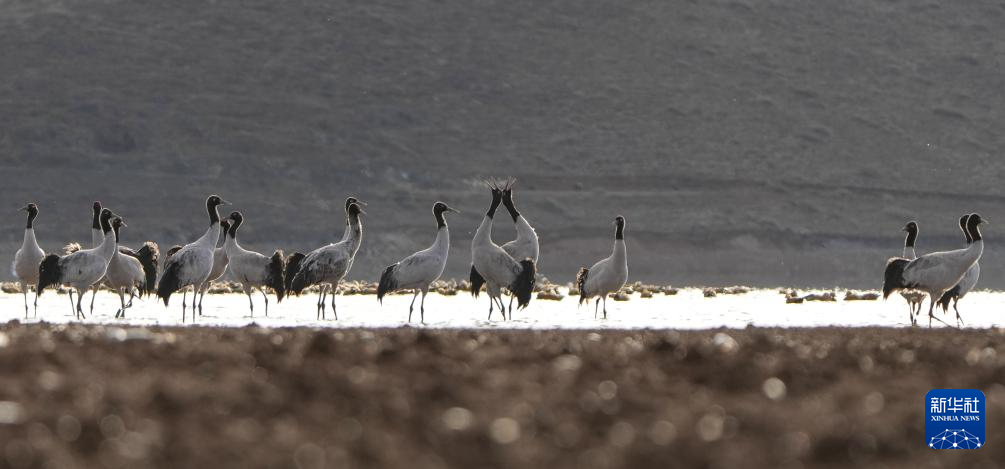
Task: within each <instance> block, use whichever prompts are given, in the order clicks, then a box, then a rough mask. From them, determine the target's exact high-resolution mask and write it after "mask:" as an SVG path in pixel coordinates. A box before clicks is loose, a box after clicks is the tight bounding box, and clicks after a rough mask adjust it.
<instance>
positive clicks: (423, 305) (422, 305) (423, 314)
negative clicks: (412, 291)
mask: <svg viewBox="0 0 1005 469" xmlns="http://www.w3.org/2000/svg"><path fill="white" fill-rule="evenodd" d="M427 293H429V290H426V289H425V288H423V289H422V303H420V304H419V322H421V323H422V324H425V323H426V294H427ZM412 301H415V299H414V298H413V299H412Z"/></svg>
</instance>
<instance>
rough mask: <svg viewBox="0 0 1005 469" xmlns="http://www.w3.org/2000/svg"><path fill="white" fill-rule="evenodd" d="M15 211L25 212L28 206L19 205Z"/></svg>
mask: <svg viewBox="0 0 1005 469" xmlns="http://www.w3.org/2000/svg"><path fill="white" fill-rule="evenodd" d="M17 211H19V212H27V211H28V206H27V205H25V206H24V207H21V208H19V209H17Z"/></svg>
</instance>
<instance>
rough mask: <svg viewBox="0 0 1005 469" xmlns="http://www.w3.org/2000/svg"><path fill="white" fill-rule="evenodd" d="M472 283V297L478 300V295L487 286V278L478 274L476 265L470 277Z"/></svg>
mask: <svg viewBox="0 0 1005 469" xmlns="http://www.w3.org/2000/svg"><path fill="white" fill-rule="evenodd" d="M469 280H470V281H471V296H473V297H475V298H478V295H479V294H480V293H481V292H482V286H483V285H485V277H482V274H480V273H478V269H476V268H475V266H474V265H472V266H471V275H470V277H469Z"/></svg>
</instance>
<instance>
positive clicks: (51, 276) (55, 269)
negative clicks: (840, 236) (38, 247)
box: [35, 254, 63, 296]
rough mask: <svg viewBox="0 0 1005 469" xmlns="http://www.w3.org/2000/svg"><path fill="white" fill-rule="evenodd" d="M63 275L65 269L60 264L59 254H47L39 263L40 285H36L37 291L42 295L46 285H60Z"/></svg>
mask: <svg viewBox="0 0 1005 469" xmlns="http://www.w3.org/2000/svg"><path fill="white" fill-rule="evenodd" d="M62 276H63V269H62V267H60V266H59V256H57V255H55V254H49V255H48V256H45V259H42V262H41V263H40V264H39V265H38V285H36V286H35V291H36V292H38V294H39V295H40V296H41V295H42V292H43V291H45V288H46V287H48V286H51V285H59V279H60V278H62Z"/></svg>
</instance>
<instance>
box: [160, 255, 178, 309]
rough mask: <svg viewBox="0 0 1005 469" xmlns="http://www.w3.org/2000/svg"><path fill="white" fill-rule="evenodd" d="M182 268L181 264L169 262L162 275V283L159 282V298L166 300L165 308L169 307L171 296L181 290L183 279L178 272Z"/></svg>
mask: <svg viewBox="0 0 1005 469" xmlns="http://www.w3.org/2000/svg"><path fill="white" fill-rule="evenodd" d="M180 268H181V263H180V262H171V261H170V260H169V261H168V263H167V265H166V266H164V274H163V275H161V280H160V282H157V297H158V298H160V299H162V300H164V306H167V305H168V301H169V300H170V299H171V294H172V293H174V292H176V291H178V290H179V289H180V288H181V277H180V276H179V272H178V270H179V269H180Z"/></svg>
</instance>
